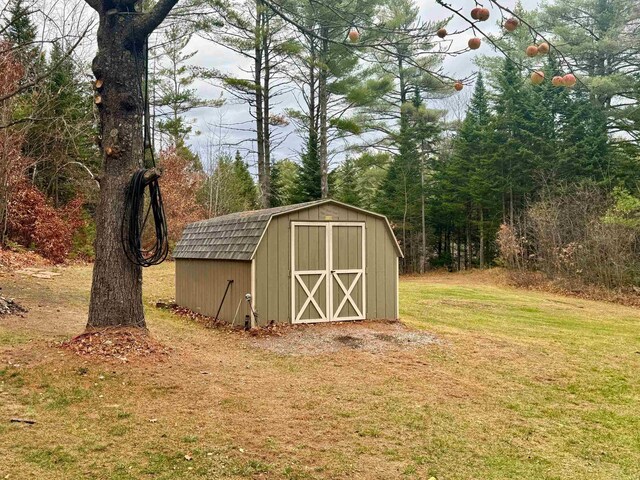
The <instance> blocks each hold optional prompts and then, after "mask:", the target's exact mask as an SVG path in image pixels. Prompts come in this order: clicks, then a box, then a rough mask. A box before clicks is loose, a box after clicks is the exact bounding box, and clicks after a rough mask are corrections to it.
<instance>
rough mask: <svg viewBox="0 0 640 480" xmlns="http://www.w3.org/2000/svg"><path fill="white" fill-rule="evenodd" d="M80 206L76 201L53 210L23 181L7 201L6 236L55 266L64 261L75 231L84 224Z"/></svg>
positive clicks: (34, 189)
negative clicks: (32, 250)
mask: <svg viewBox="0 0 640 480" xmlns="http://www.w3.org/2000/svg"><path fill="white" fill-rule="evenodd" d="M82 205H83V200H82V199H81V198H76V199H75V200H73V201H71V202H70V203H69V204H67V205H66V206H64V207H63V208H60V209H56V208H54V207H52V206H51V205H49V204H48V203H47V200H46V198H45V196H44V195H43V194H42V192H40V191H39V190H38V189H37V188H36V187H35V186H33V185H31V184H30V183H29V182H27V181H22V182H21V183H20V184H18V186H17V188H16V189H15V191H14V193H13V195H12V197H11V200H10V202H9V209H8V210H9V214H8V217H7V220H8V221H7V232H8V236H9V238H10V239H12V240H13V241H15V242H18V243H20V244H22V245H24V246H26V247H30V248H32V249H34V250H35V251H36V252H38V253H39V254H40V255H42V256H43V257H45V258H47V259H49V260H51V261H53V262H55V263H61V262H64V260H65V259H66V258H67V255H68V254H69V252H70V250H71V247H72V239H73V235H74V233H75V231H76V230H78V229H79V228H80V227H81V226H82V225H83V224H84V220H83V218H82Z"/></svg>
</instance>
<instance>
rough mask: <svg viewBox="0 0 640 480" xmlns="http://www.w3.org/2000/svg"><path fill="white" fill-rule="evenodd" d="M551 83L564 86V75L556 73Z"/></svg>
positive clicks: (555, 85)
mask: <svg viewBox="0 0 640 480" xmlns="http://www.w3.org/2000/svg"><path fill="white" fill-rule="evenodd" d="M551 85H553V86H554V87H564V85H565V83H564V77H561V76H560V75H556V76H555V77H553V78H552V79H551Z"/></svg>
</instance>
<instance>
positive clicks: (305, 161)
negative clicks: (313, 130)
mask: <svg viewBox="0 0 640 480" xmlns="http://www.w3.org/2000/svg"><path fill="white" fill-rule="evenodd" d="M321 183H322V171H321V168H320V157H319V155H318V139H317V137H315V136H314V137H312V138H311V139H310V140H309V143H308V145H307V150H306V151H305V152H304V153H303V154H302V165H301V166H300V175H299V178H298V188H297V192H296V196H295V199H296V203H300V202H309V201H311V200H318V199H320V198H322V185H321Z"/></svg>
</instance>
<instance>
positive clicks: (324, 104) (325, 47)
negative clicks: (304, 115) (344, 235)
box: [318, 27, 329, 198]
mask: <svg viewBox="0 0 640 480" xmlns="http://www.w3.org/2000/svg"><path fill="white" fill-rule="evenodd" d="M320 34H321V36H322V54H321V58H322V60H321V62H322V65H321V66H320V75H319V78H318V103H319V104H320V105H319V107H320V149H319V150H320V152H319V153H320V192H321V194H322V198H327V197H328V196H329V145H328V144H329V130H328V128H329V125H328V118H327V115H328V114H327V109H328V103H329V92H328V90H327V77H328V74H329V72H328V67H327V64H326V61H327V55H328V51H329V42H328V40H327V36H328V35H329V29H328V28H327V27H322V28H321V30H320Z"/></svg>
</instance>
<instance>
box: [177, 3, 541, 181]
mask: <svg viewBox="0 0 640 480" xmlns="http://www.w3.org/2000/svg"><path fill="white" fill-rule="evenodd" d="M516 1H517V0H503V1H502V2H501V4H502V5H503V6H505V7H507V8H511V9H513V8H515V4H516ZM521 3H522V5H523V6H524V8H526V9H532V8H535V7H536V5H537V4H538V3H539V2H538V0H521ZM418 5H419V6H420V15H421V17H422V18H423V20H432V21H433V20H442V19H446V18H447V17H448V16H449V14H450V12H448V11H447V10H446V9H444V8H443V7H441V6H440V5H438V4H436V3H435V1H434V0H421V1H419V2H418ZM451 5H452V6H454V7H456V8H463V9H464V10H466V9H470V8H471V7H472V6H474V4H473V3H472V2H471V1H470V0H451ZM464 10H463V13H465V14H467V15H468V12H466V11H464ZM491 13H492V18H490V20H489V21H487V22H486V23H485V24H483V25H482V28H483V31H484V32H485V33H495V32H498V30H499V26H498V25H497V17H499V11H498V10H497V9H495V8H494V9H492V10H491ZM466 26H468V24H466V23H465V21H464V20H462V19H460V18H456V17H454V18H453V19H452V20H451V22H450V23H449V25H448V27H447V29H448V30H449V31H455V30H456V29H462V28H465V27H466ZM470 36H472V34H471V32H469V33H465V34H461V35H457V36H455V37H453V44H452V50H458V49H461V48H464V46H465V45H466V42H467V40H468V38H469V37H470ZM187 48H188V50H190V51H196V52H197V53H196V54H195V56H194V57H193V58H192V59H191V63H192V64H193V65H197V66H201V67H208V68H216V69H217V70H220V71H222V72H224V73H228V74H231V75H234V74H235V75H242V71H241V68H242V67H243V66H248V65H247V60H246V59H244V58H242V57H241V56H240V55H238V54H235V53H233V52H231V51H230V50H228V49H225V48H224V47H221V46H219V45H215V44H212V43H211V42H208V41H206V40H203V39H201V38H199V37H194V38H193V39H192V41H191V42H190V44H189V45H188V47H187ZM491 54H495V53H494V52H493V51H492V49H491V48H490V47H489V46H488V45H486V44H483V46H482V47H481V48H480V49H479V50H477V51H475V52H467V53H465V54H463V55H459V56H455V57H449V56H448V57H446V58H445V61H444V65H443V67H444V71H445V73H446V74H448V75H450V76H451V77H453V78H466V77H468V76H469V75H471V74H472V73H473V72H474V71H476V70H477V67H476V66H475V64H474V58H475V57H476V56H477V55H491ZM195 88H197V91H198V94H199V95H200V96H202V97H203V98H207V99H217V98H220V96H221V95H222V96H223V97H225V98H227V102H226V104H225V105H224V106H223V107H220V108H204V109H198V110H196V111H193V112H192V113H191V114H189V118H190V119H191V120H192V121H193V125H194V131H199V132H201V133H200V134H199V135H193V136H191V138H190V139H189V143H190V145H191V146H192V148H193V150H194V151H196V152H198V153H199V154H200V156H201V158H202V160H203V162H204V164H205V167H206V166H207V163H208V162H209V160H208V159H209V157H212V156H215V155H216V154H218V153H220V152H222V151H227V152H228V153H233V152H234V151H235V149H236V145H237V146H238V147H239V148H240V149H241V151H242V152H243V154H244V155H245V159H246V161H247V163H248V164H249V166H250V167H252V170H254V167H255V166H254V158H253V157H254V156H253V155H252V154H251V153H249V151H250V150H252V145H251V144H250V143H241V142H242V140H243V139H245V138H246V137H248V136H250V134H249V133H247V132H241V131H239V130H238V129H229V128H222V129H221V128H220V125H222V124H224V125H241V124H243V123H247V122H251V121H252V117H251V116H250V114H249V106H248V105H247V104H246V103H239V102H238V101H237V100H235V99H233V98H231V97H229V96H228V95H227V94H225V93H224V92H222V90H221V89H220V88H219V87H216V86H214V85H211V84H208V83H205V82H201V81H199V82H197V84H196V85H195ZM471 88H472V87H471V86H467V87H466V89H467V91H464V92H463V93H462V94H461V96H462V98H465V99H467V98H468V97H469V90H470V89H471ZM295 106H296V99H295V97H294V96H292V95H289V96H287V97H284V98H283V99H281V101H280V104H279V105H277V107H276V111H275V112H274V113H282V111H283V110H284V109H285V108H289V107H295ZM286 131H287V133H288V134H289V136H288V137H287V140H286V141H285V142H284V143H283V144H282V145H281V146H280V147H279V148H278V149H277V150H276V151H275V152H274V160H279V159H282V158H292V159H297V158H299V151H300V148H301V142H300V138H299V137H298V136H297V135H295V132H294V129H293V126H290V127H288V128H287V129H286ZM211 152H213V154H212V153H211ZM340 160H341V156H340V155H338V156H336V158H335V162H334V165H333V167H335V166H336V165H337V163H339V162H340Z"/></svg>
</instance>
